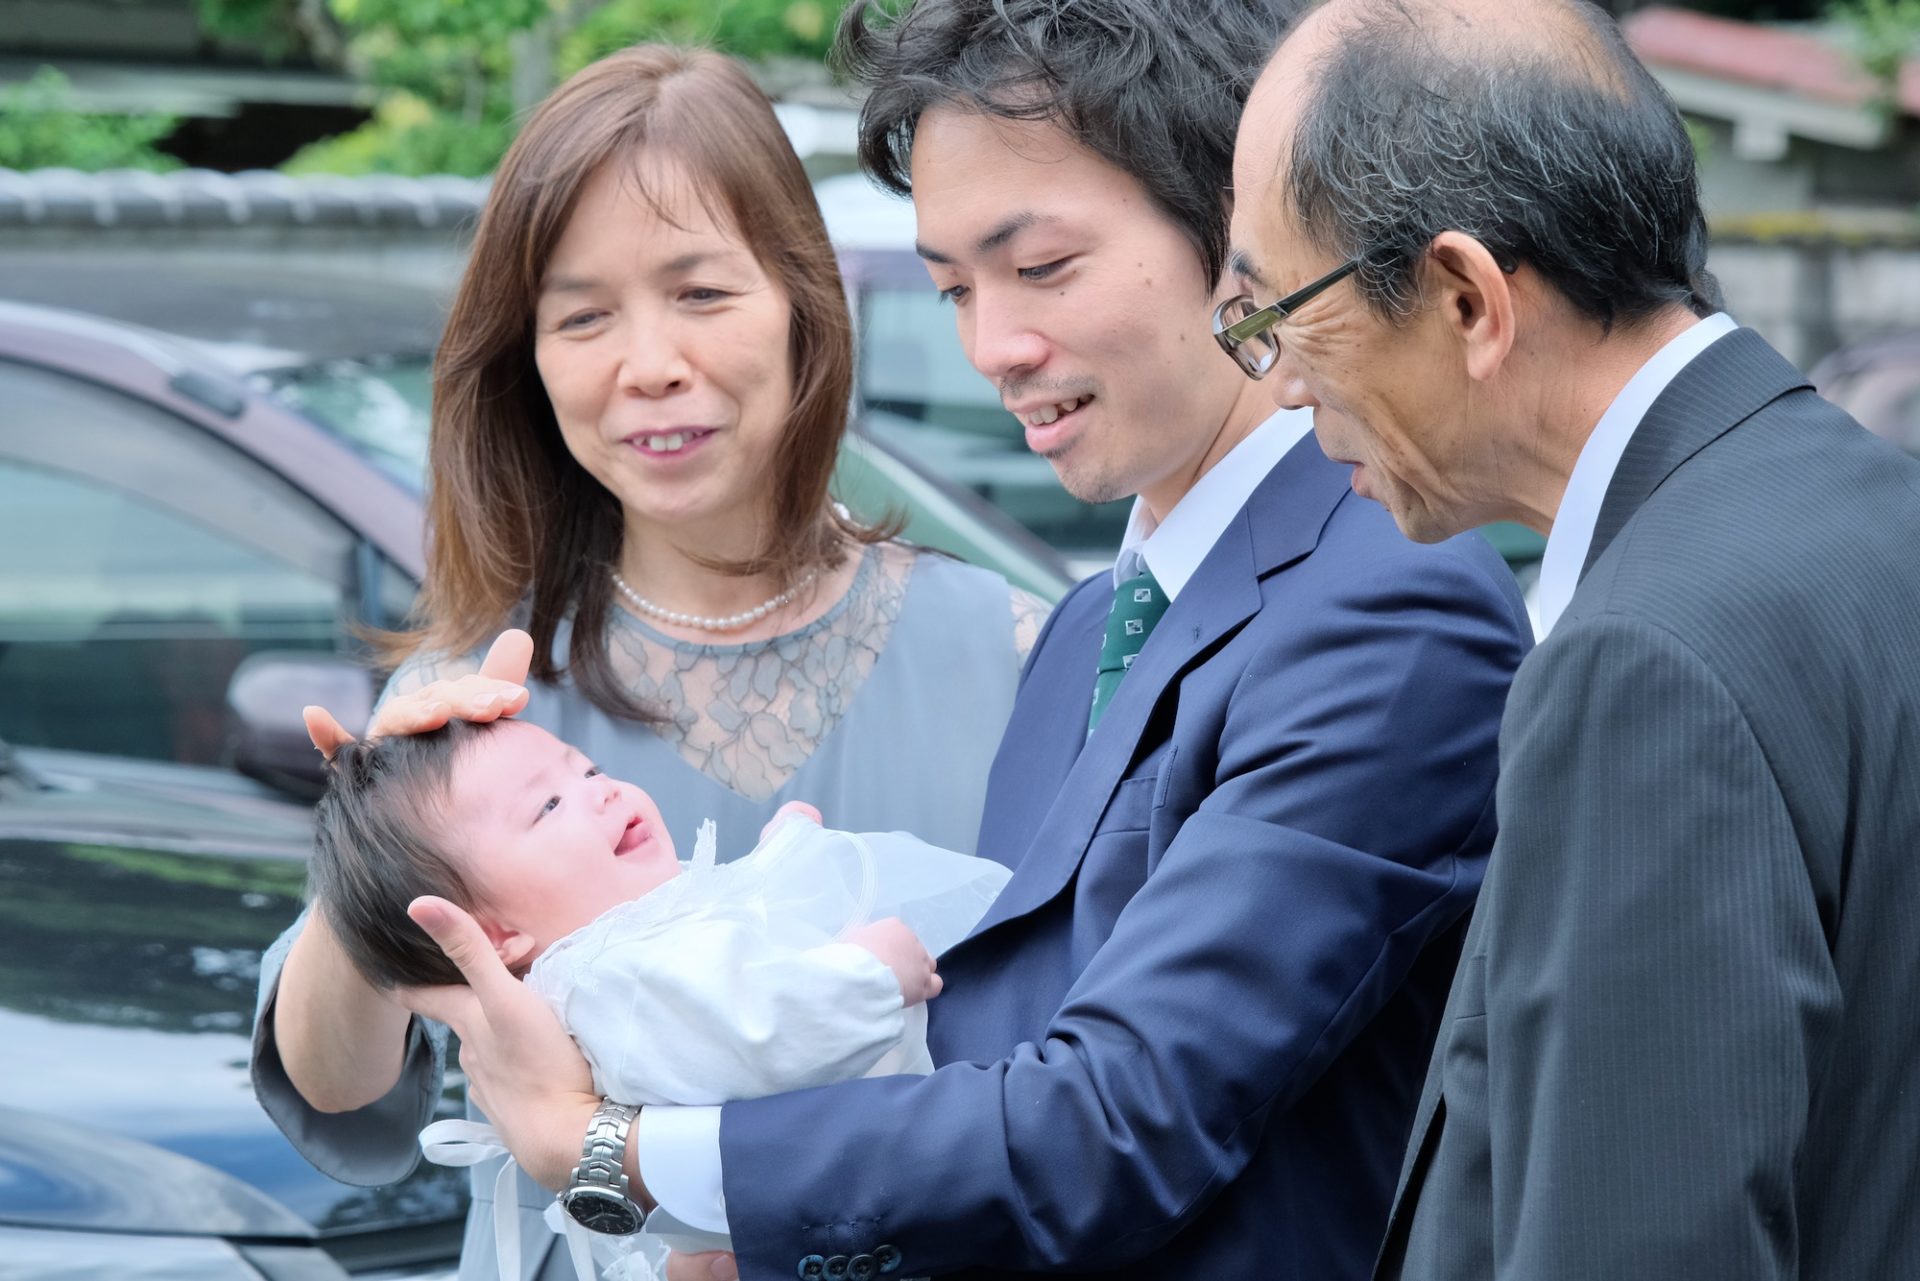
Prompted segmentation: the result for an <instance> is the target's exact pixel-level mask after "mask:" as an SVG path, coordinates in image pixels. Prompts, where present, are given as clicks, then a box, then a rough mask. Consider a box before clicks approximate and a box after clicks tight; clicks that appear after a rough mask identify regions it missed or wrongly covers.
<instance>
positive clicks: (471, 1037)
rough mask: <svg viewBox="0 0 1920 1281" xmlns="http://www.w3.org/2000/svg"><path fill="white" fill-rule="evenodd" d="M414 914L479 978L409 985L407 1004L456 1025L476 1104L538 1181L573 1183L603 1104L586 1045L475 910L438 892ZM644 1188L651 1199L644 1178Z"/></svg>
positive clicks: (417, 903)
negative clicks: (505, 957) (517, 969)
mask: <svg viewBox="0 0 1920 1281" xmlns="http://www.w3.org/2000/svg"><path fill="white" fill-rule="evenodd" d="M407 914H408V915H409V916H411V917H412V918H413V919H414V921H415V922H416V923H417V924H418V925H419V926H420V928H421V929H423V930H425V931H426V932H427V934H428V935H429V936H431V937H432V939H433V941H434V942H435V943H437V944H439V946H440V950H441V951H442V952H445V953H446V954H447V959H449V960H451V961H452V962H453V963H454V964H455V965H456V966H458V967H459V969H460V973H461V974H462V975H464V976H465V977H466V980H467V983H468V984H469V986H467V987H420V988H403V989H401V990H400V994H399V996H400V1002H401V1004H403V1005H405V1006H406V1007H407V1008H408V1009H410V1010H412V1011H413V1012H414V1013H416V1014H420V1015H423V1016H425V1017H426V1018H430V1019H438V1020H439V1021H440V1022H442V1023H445V1024H446V1025H447V1026H448V1027H450V1028H452V1029H453V1032H454V1035H456V1036H458V1037H459V1038H460V1066H461V1068H462V1069H463V1070H464V1071H465V1072H466V1075H467V1095H468V1097H469V1098H471V1099H472V1100H473V1103H474V1106H476V1107H478V1108H479V1109H480V1110H481V1111H482V1112H484V1113H486V1115H487V1119H488V1120H489V1121H491V1122H493V1126H494V1128H495V1129H496V1130H498V1131H499V1132H500V1138H501V1141H502V1142H504V1143H505V1144H506V1145H507V1149H508V1151H510V1152H512V1153H513V1155H514V1159H515V1160H517V1161H519V1162H520V1165H521V1167H522V1168H524V1169H525V1170H526V1172H527V1174H528V1175H529V1176H530V1177H531V1178H532V1179H533V1180H534V1181H535V1182H537V1183H540V1184H543V1185H545V1186H546V1187H549V1188H553V1189H555V1190H556V1191H557V1190H559V1189H560V1188H563V1187H565V1186H566V1184H567V1181H568V1179H569V1178H570V1177H571V1173H572V1170H573V1167H574V1165H575V1164H577V1163H578V1161H579V1158H580V1143H581V1140H583V1139H584V1138H585V1137H586V1134H587V1124H588V1122H589V1121H590V1120H591V1119H592V1117H593V1111H594V1109H595V1108H597V1107H598V1106H600V1096H599V1094H598V1093H596V1092H595V1091H594V1088H593V1073H592V1071H591V1070H590V1069H589V1068H588V1067H587V1061H586V1059H585V1058H584V1057H583V1056H582V1055H581V1053H580V1048H579V1047H578V1046H576V1045H575V1044H574V1043H573V1039H572V1038H571V1037H569V1036H568V1035H567V1033H566V1029H565V1028H563V1027H561V1026H560V1020H559V1019H557V1018H555V1017H554V1014H553V1011H552V1010H550V1009H548V1008H547V1003H546V1002H545V1001H542V1000H541V999H540V998H539V997H538V996H537V995H535V994H534V992H533V990H532V989H530V988H528V987H527V986H526V984H524V983H522V982H520V980H518V979H516V978H514V977H513V975H512V974H511V973H509V972H508V971H507V968H506V966H504V965H502V964H501V963H500V958H499V956H498V955H497V954H496V953H495V952H494V950H493V948H492V946H491V945H490V944H489V943H488V942H487V936H486V934H485V933H484V932H483V931H482V930H481V929H480V926H479V925H478V924H476V923H475V922H474V919H473V918H472V917H471V916H468V915H467V914H466V913H465V912H463V911H461V910H460V909H459V908H457V907H455V906H454V905H453V904H451V903H449V902H447V901H446V900H444V899H438V898H431V897H429V898H418V899H415V900H414V901H413V903H412V905H411V906H410V907H409V908H408V909H407ZM629 1172H631V1169H630V1170H629ZM635 1189H636V1195H635V1196H634V1199H635V1200H636V1201H641V1200H642V1195H641V1194H639V1189H638V1184H637V1181H636V1184H635ZM643 1204H645V1202H644V1201H643Z"/></svg>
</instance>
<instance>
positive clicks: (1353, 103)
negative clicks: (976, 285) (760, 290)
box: [1216, 0, 1920, 1281]
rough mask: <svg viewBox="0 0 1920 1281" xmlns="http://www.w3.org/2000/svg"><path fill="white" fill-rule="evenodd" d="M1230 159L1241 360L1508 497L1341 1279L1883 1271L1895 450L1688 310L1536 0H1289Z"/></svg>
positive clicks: (1901, 734)
mask: <svg viewBox="0 0 1920 1281" xmlns="http://www.w3.org/2000/svg"><path fill="white" fill-rule="evenodd" d="M1234 171H1235V181H1234V187H1235V196H1236V202H1235V206H1234V215H1233V217H1234V233H1233V234H1234V243H1235V257H1234V262H1235V269H1236V271H1237V273H1238V275H1239V277H1240V279H1241V281H1242V282H1243V285H1244V286H1245V287H1250V288H1252V289H1254V290H1256V291H1258V292H1259V294H1260V296H1271V294H1272V293H1277V292H1284V291H1285V290H1287V288H1288V287H1289V285H1290V284H1291V282H1294V281H1297V280H1309V279H1311V280H1314V283H1313V284H1311V285H1308V286H1306V287H1305V288H1304V289H1300V290H1298V291H1296V292H1293V293H1290V294H1288V295H1287V296H1286V297H1284V298H1282V299H1281V300H1280V301H1279V302H1277V303H1274V304H1272V305H1271V306H1269V307H1265V308H1260V309H1257V310H1256V309H1255V307H1254V305H1253V303H1252V302H1250V301H1249V302H1238V301H1236V302H1234V303H1231V304H1229V305H1228V306H1226V307H1225V308H1223V310H1222V312H1221V314H1220V316H1219V319H1218V322H1217V326H1216V332H1217V335H1218V337H1219V339H1220V341H1221V343H1222V345H1223V346H1225V347H1226V348H1227V349H1228V350H1229V351H1230V352H1231V353H1232V354H1233V357H1234V359H1235V360H1236V361H1237V362H1238V363H1239V364H1240V366H1241V368H1242V369H1243V370H1244V371H1245V372H1246V373H1247V374H1249V375H1250V376H1252V377H1253V378H1256V379H1261V380H1263V385H1265V386H1268V387H1270V388H1271V389H1272V393H1273V396H1274V399H1275V401H1276V402H1277V403H1278V404H1280V405H1282V406H1286V407H1289V408H1311V409H1312V410H1313V412H1314V416H1315V431H1316V433H1317V434H1318V436H1319V439H1320V441H1321V443H1322V445H1323V446H1324V447H1325V448H1326V450H1327V452H1328V453H1329V454H1330V455H1332V456H1333V457H1335V458H1339V459H1344V460H1347V461H1348V462H1349V463H1350V464H1351V465H1352V466H1353V469H1354V473H1355V474H1354V487H1355V489H1356V491H1357V492H1360V493H1363V494H1367V495H1370V496H1372V497H1374V498H1377V499H1378V500H1379V501H1380V502H1381V503H1383V504H1384V505H1385V506H1386V508H1387V509H1388V510H1389V511H1390V512H1391V513H1392V515H1393V517H1394V519H1395V521H1396V522H1398V524H1399V525H1400V527H1401V529H1402V530H1403V531H1404V532H1405V533H1406V534H1408V535H1409V536H1410V537H1412V538H1415V539H1419V540H1422V541H1432V540H1436V539H1442V538H1445V537H1447V536H1449V535H1451V534H1453V533H1455V532H1457V531H1459V530H1461V529H1464V528H1468V527H1470V526H1473V525H1476V524H1479V523H1481V522H1484V521H1491V520H1501V519H1505V520H1517V521H1521V522H1524V523H1526V524H1528V525H1530V526H1532V527H1533V528H1534V529H1536V530H1538V531H1539V532H1541V533H1542V534H1545V535H1547V536H1548V543H1547V550H1546V558H1545V561H1544V563H1543V566H1542V569H1541V579H1540V582H1541V594H1542V601H1541V609H1542V612H1543V614H1544V615H1545V616H1546V617H1547V618H1548V619H1549V620H1553V619H1556V618H1557V620H1558V621H1557V624H1556V625H1554V626H1553V630H1552V634H1551V636H1550V637H1549V638H1548V639H1547V640H1546V641H1545V642H1543V643H1542V644H1541V646H1540V648H1539V649H1537V650H1536V651H1534V653H1533V654H1532V655H1531V656H1530V657H1529V658H1528V659H1527V661H1526V662H1525V663H1524V664H1523V665H1522V667H1521V670H1520V674H1519V675H1518V676H1517V677H1516V678H1515V681H1514V686H1513V694H1512V698H1511V699H1510V701H1509V703H1508V706H1507V711H1506V716H1505V721H1504V724H1503V726H1502V730H1501V738H1500V756H1501V779H1500V785H1499V793H1498V815H1499V829H1500V831H1499V837H1498V839H1497V841H1496V843H1495V846H1494V851H1493V858H1492V861H1491V864H1490V866H1489V869H1488V872H1487V878H1486V884H1485V887H1484V890H1483V892H1482V894H1481V897H1480V902H1479V905H1478V907H1477V908H1476V910H1475V913H1474V917H1473V922H1472V926H1471V928H1470V930H1469V932H1468V935H1467V942H1466V959H1465V960H1464V962H1463V963H1462V965H1461V968H1460V971H1459V974H1458V976H1457V978H1456V980H1455V982H1454V986H1453V991H1452V994H1451V996H1450V998H1449V1001H1448V1007H1447V1011H1446V1016H1445V1019H1444V1022H1443V1026H1442V1028H1441V1032H1440V1038H1439V1044H1438V1046H1437V1048H1436V1050H1435V1053H1434V1057H1433V1060H1432V1064H1431V1067H1430V1069H1429V1073H1428V1077H1427V1083H1426V1087H1425V1090H1424V1093H1423V1097H1422V1100H1421V1104H1420V1110H1419V1113H1418V1116H1417V1118H1416V1121H1415V1126H1414V1132H1413V1138H1412V1143H1411V1146H1410V1147H1409V1149H1408V1151H1407V1154H1406V1158H1405V1162H1404V1165H1403V1169H1402V1174H1401V1180H1400V1184H1401V1186H1400V1191H1399V1193H1398V1196H1397V1199H1396V1200H1397V1203H1396V1206H1395V1209H1394V1211H1393V1214H1392V1218H1391V1222H1390V1227H1389V1232H1388V1235H1387V1239H1386V1243H1385V1247H1384V1249H1383V1252H1382V1255H1381V1258H1380V1260H1379V1264H1378V1274H1379V1275H1380V1276H1381V1277H1383V1278H1399V1277H1405V1278H1410V1279H1418V1281H1451V1279H1453V1278H1474V1279H1476V1281H1586V1279H1589V1278H1629V1277H1632V1278H1656V1277H1657V1278H1686V1279H1687V1281H1713V1279H1716V1278H1725V1279H1727V1281H1735V1279H1738V1281H1761V1279H1762V1278H1781V1279H1783V1281H1784V1279H1785V1278H1789V1277H1791V1278H1797V1279H1798V1281H1865V1279H1866V1278H1876V1279H1878V1278H1886V1279H1888V1281H1891V1279H1892V1278H1909V1277H1920V1158H1917V1157H1916V1153H1920V1088H1917V1083H1920V1015H1917V1014H1916V1008H1917V1007H1916V995H1915V993H1916V989H1917V988H1920V912H1916V908H1915V905H1916V904H1920V856H1917V855H1916V851H1920V785H1916V783H1915V773H1914V757H1915V754H1916V751H1920V650H1917V649H1916V648H1915V645H1914V637H1915V636H1916V635H1920V575H1917V574H1916V573H1915V570H1914V561H1915V549H1916V548H1920V464H1916V463H1915V462H1914V461H1913V460H1911V459H1908V458H1906V457H1904V456H1903V455H1901V454H1900V453H1899V452H1898V451H1897V450H1895V449H1894V448H1892V447H1891V446H1889V445H1887V444H1886V443H1885V442H1882V441H1878V440H1876V439H1875V438H1874V437H1872V436H1870V435H1869V434H1868V433H1867V432H1866V431H1864V430H1863V429H1861V428H1860V426H1859V425H1858V424H1856V423H1854V422H1853V421H1852V420H1851V419H1849V418H1848V417H1847V416H1846V415H1845V414H1843V413H1841V412H1840V411H1839V410H1837V409H1835V408H1834V407H1833V406H1831V405H1829V404H1827V403H1826V402H1824V401H1822V400H1821V399H1820V398H1819V397H1818V396H1817V395H1816V394H1815V393H1814V390H1813V388H1812V387H1810V386H1809V385H1808V384H1807V381H1806V379H1805V378H1803V377H1802V376H1801V375H1800V373H1799V372H1798V371H1797V370H1795V369H1794V368H1793V367H1792V366H1791V365H1790V364H1788V363H1787V362H1786V361H1785V360H1783V359H1781V357H1780V356H1779V355H1777V354H1776V353H1775V352H1774V351H1773V350H1772V349H1771V348H1769V347H1768V346H1767V344H1766V343H1765V342H1764V341H1763V340H1762V339H1761V338H1760V336H1759V335H1757V334H1755V333H1754V332H1753V331H1751V330H1748V329H1742V328H1739V327H1738V326H1737V325H1736V324H1735V323H1734V321H1733V320H1732V319H1730V318H1729V317H1728V316H1726V315H1725V314H1723V313H1721V312H1720V311H1719V310H1718V307H1717V302H1716V299H1715V293H1716V290H1715V289H1714V286H1713V284H1712V281H1711V279H1710V278H1709V277H1708V276H1707V275H1706V273H1705V272H1704V270H1703V265H1704V258H1705V252H1706V224H1705V220H1704V218H1703V216H1702V212H1701V208H1700V200H1699V191H1698V182H1697V179H1696V176H1695V159H1694V149H1693V146H1692V143H1691V141H1690V140H1689V138H1688V136H1687V131H1686V129H1685V127H1684V125H1683V123H1682V121H1681V119H1680V117H1679V115H1678V113H1677V112H1676V111H1675V110H1674V107H1673V104H1672V102H1671V101H1670V100H1669V99H1668V98H1667V97H1666V95H1665V94H1664V93H1663V92H1662V91H1661V89H1660V87H1659V86H1658V85H1657V84H1656V83H1655V82H1654V80H1653V79H1652V77H1651V76H1650V75H1649V74H1648V73H1647V71H1646V69H1645V68H1644V67H1642V66H1641V65H1640V64H1639V63H1638V62H1637V61H1636V60H1635V58H1634V57H1633V54H1632V53H1631V52H1630V51H1629V50H1628V48H1627V46H1626V43H1625V41H1624V40H1623V39H1622V38H1621V35H1620V33H1619V31H1618V29H1617V28H1616V27H1615V26H1614V24H1613V22H1612V20H1611V19H1610V18H1608V17H1607V16H1606V15H1605V14H1604V13H1602V12H1601V11H1600V10H1598V9H1597V8H1595V7H1593V6H1591V5H1589V4H1585V3H1582V2H1581V0H1520V2H1519V3H1516V2H1515V0H1332V2H1331V3H1329V4H1327V5H1325V6H1323V7H1322V8H1320V9H1318V10H1316V11H1315V13H1314V14H1313V16H1312V17H1310V18H1309V19H1308V20H1307V21H1306V22H1305V23H1304V24H1303V25H1302V26H1301V27H1300V28H1299V29H1297V30H1296V31H1295V32H1294V33H1293V34H1292V35H1291V36H1290V37H1289V38H1288V40H1287V41H1286V42H1285V43H1284V44H1283V45H1282V46H1281V48H1280V51H1279V53H1278V54H1277V55H1276V57H1275V58H1274V60H1273V62H1272V63H1271V64H1270V65H1269V67H1268V68H1267V70H1266V72H1265V74H1264V76H1263V77H1262V79H1261V81H1260V83H1259V85H1258V86H1257V87H1256V89H1255V92H1254V94H1253V97H1252V99H1251V101H1250V102H1249V105H1248V109H1247V112H1246V116H1245V118H1244V120H1243V122H1242V126H1241V132H1240V142H1239V148H1238V152H1237V154H1236V157H1235V162H1234ZM1329 263H1339V264H1341V265H1340V266H1339V267H1338V268H1337V269H1335V270H1334V271H1332V272H1331V273H1329V272H1328V271H1327V265H1328V264H1329ZM1316 277H1317V279H1316ZM1342 278H1347V279H1350V280H1351V281H1352V284H1351V286H1350V287H1346V288H1343V289H1341V290H1337V291H1336V290H1331V289H1330V288H1329V287H1330V285H1331V284H1333V283H1334V282H1336V281H1338V280H1340V279H1342Z"/></svg>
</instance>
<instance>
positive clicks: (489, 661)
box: [301, 630, 533, 759]
mask: <svg viewBox="0 0 1920 1281" xmlns="http://www.w3.org/2000/svg"><path fill="white" fill-rule="evenodd" d="M532 666H533V637H531V636H529V635H527V634H526V633H525V632H523V631H519V630H510V631H504V632H501V633H500V635H499V636H497V637H496V638H495V639H494V642H493V645H492V646H491V647H490V648H489V649H488V650H487V656H486V657H485V658H484V659H482V660H481V661H480V670H479V671H478V672H475V673H474V674H473V675H471V676H461V677H458V678H457V679H454V680H445V681H433V682H431V683H429V684H426V685H422V686H421V687H420V688H419V689H416V690H410V691H409V692H407V693H405V694H396V695H395V696H394V697H392V698H390V699H388V700H387V701H386V702H385V703H384V704H382V705H381V708H380V710H379V712H378V713H377V714H376V715H375V716H374V720H373V724H372V725H370V726H368V728H367V737H369V738H387V737H390V736H393V735H407V734H424V733H426V732H427V731H428V730H433V729H439V728H440V727H441V726H442V725H445V724H446V723H447V722H448V721H450V720H460V721H492V720H498V719H500V718H501V717H502V716H512V715H514V714H515V713H517V712H520V711H522V710H524V709H525V708H526V705H527V670H528V669H529V668H530V667H532ZM301 716H302V718H303V719H304V720H305V721H306V723H307V737H309V738H311V739H312V740H313V745H314V746H315V747H317V748H319V749H320V754H321V755H323V756H325V757H327V758H328V759H332V757H333V754H334V753H335V752H337V751H339V750H340V748H341V747H342V746H343V745H345V744H347V743H351V742H352V741H353V735H351V734H349V733H347V731H346V729H345V727H344V726H342V725H341V724H340V722H339V721H337V720H335V719H334V717H333V714H332V713H331V712H329V711H327V710H326V709H325V708H324V707H309V708H306V709H305V710H304V711H303V712H302V713H301Z"/></svg>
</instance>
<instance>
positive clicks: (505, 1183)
mask: <svg viewBox="0 0 1920 1281" xmlns="http://www.w3.org/2000/svg"><path fill="white" fill-rule="evenodd" d="M420 1151H421V1152H422V1153H423V1154H424V1155H425V1156H426V1158H427V1160H429V1161H431V1162H433V1163H434V1164H435V1165H448V1166H461V1165H478V1164H480V1163H481V1162H482V1161H490V1160H492V1159H493V1158H494V1157H505V1158H506V1160H504V1161H502V1162H501V1163H500V1173H499V1174H497V1175H495V1176H494V1180H493V1249H494V1258H495V1260H496V1262H497V1264H498V1266H499V1269H500V1281H521V1277H520V1188H519V1182H518V1180H516V1179H515V1178H514V1177H513V1176H514V1171H515V1170H516V1169H517V1168H518V1167H517V1166H516V1165H515V1163H514V1160H513V1153H511V1152H509V1151H508V1150H507V1145H506V1144H505V1143H503V1142H501V1141H500V1132H499V1131H498V1130H496V1129H494V1128H493V1127H492V1126H490V1125H486V1124H484V1123H482V1122H479V1121H461V1120H448V1121H435V1122H434V1123H433V1124H432V1125H429V1126H428V1127H427V1128H426V1129H424V1130H422V1131H420ZM558 1207H559V1202H558V1201H557V1200H556V1201H555V1202H554V1204H553V1205H551V1206H549V1207H547V1208H548V1211H549V1213H548V1214H547V1215H545V1216H543V1217H544V1218H545V1219H546V1222H547V1225H548V1226H549V1227H553V1226H554V1224H555V1223H556V1222H557V1223H558V1224H559V1226H558V1228H556V1229H555V1230H556V1231H558V1232H559V1233H560V1235H561V1236H564V1237H565V1238H566V1239H567V1256H568V1257H569V1258H570V1259H572V1261H573V1272H574V1275H575V1276H576V1277H578V1278H579V1279H580V1281H594V1278H595V1277H596V1275H597V1273H596V1272H595V1269H594V1264H593V1246H592V1239H593V1238H592V1234H591V1233H589V1232H588V1231H587V1229H586V1228H585V1227H584V1226H583V1225H582V1224H581V1223H580V1222H579V1221H578V1220H576V1219H575V1218H574V1217H573V1216H572V1215H570V1214H566V1213H564V1212H558V1213H556V1211H557V1210H558ZM621 1264H623V1265H624V1266H616V1267H615V1268H614V1269H612V1270H611V1271H609V1272H608V1273H607V1277H608V1278H609V1281H611V1279H612V1278H615V1277H619V1278H628V1279H630V1281H653V1278H654V1277H655V1275H656V1274H655V1273H654V1270H653V1267H652V1265H651V1264H650V1263H649V1262H648V1261H647V1259H646V1258H645V1257H644V1256H642V1255H639V1254H634V1255H630V1256H628V1257H627V1258H626V1259H623V1260H621Z"/></svg>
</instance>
